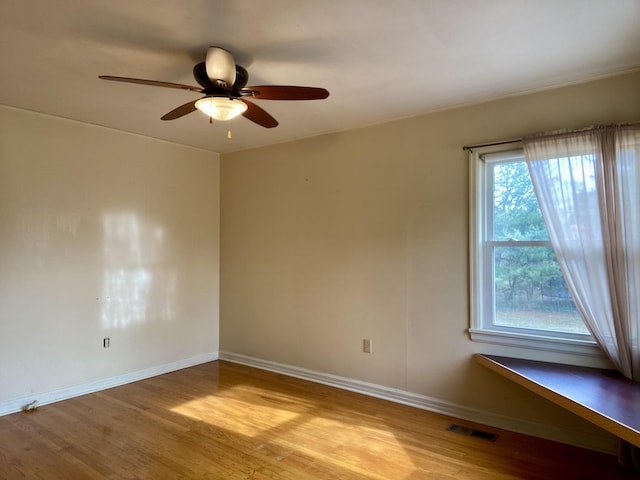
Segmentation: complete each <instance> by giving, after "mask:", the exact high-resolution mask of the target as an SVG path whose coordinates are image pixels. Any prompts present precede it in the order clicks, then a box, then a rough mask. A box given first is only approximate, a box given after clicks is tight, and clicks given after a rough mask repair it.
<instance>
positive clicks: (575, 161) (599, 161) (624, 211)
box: [523, 124, 640, 381]
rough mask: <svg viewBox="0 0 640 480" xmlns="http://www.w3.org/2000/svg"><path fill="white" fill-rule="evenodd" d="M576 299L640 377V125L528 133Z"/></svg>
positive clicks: (626, 367) (541, 193)
mask: <svg viewBox="0 0 640 480" xmlns="http://www.w3.org/2000/svg"><path fill="white" fill-rule="evenodd" d="M523 146H524V151H525V156H526V159H527V163H528V165H529V171H530V173H531V179H532V181H533V185H534V188H535V191H536V194H537V196H538V201H539V203H540V208H541V210H542V214H543V216H544V219H545V223H546V225H547V229H548V231H549V237H550V239H551V243H552V245H553V248H554V250H555V252H556V256H557V257H558V262H559V263H560V268H561V269H562V272H563V274H564V277H565V281H566V283H567V286H568V288H569V290H570V291H571V294H572V295H573V300H574V302H575V304H576V307H577V309H578V311H579V312H580V314H581V316H582V318H583V320H584V321H585V323H586V325H587V327H588V328H589V330H590V331H591V334H592V335H593V337H594V338H595V339H596V341H597V342H598V343H599V345H600V346H601V347H602V349H603V350H604V351H605V353H606V354H607V355H608V356H609V358H610V359H611V360H612V361H613V363H614V364H615V365H616V367H617V368H618V370H620V371H621V372H622V373H623V374H624V375H625V376H626V377H627V378H630V379H633V380H635V381H640V332H639V327H640V317H639V315H640V124H634V125H618V126H598V127H592V128H589V129H585V130H580V131H562V132H553V133H548V134H536V135H532V136H529V137H526V138H524V139H523Z"/></svg>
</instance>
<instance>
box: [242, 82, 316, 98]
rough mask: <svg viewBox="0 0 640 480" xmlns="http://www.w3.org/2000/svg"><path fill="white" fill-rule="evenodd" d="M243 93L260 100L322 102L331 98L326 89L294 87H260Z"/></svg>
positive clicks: (249, 88) (247, 89) (248, 88)
mask: <svg viewBox="0 0 640 480" xmlns="http://www.w3.org/2000/svg"><path fill="white" fill-rule="evenodd" d="M241 92H242V94H243V95H248V96H251V97H253V98H259V99H260V100H322V99H323V98H327V97H328V96H329V92H328V91H327V90H325V89H324V88H317V87H295V86H292V85H258V86H255V87H247V88H243V89H242V91H241Z"/></svg>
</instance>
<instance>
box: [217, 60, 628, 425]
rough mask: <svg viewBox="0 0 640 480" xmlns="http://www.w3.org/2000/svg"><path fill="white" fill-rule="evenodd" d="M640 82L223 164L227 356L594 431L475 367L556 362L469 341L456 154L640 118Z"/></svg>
mask: <svg viewBox="0 0 640 480" xmlns="http://www.w3.org/2000/svg"><path fill="white" fill-rule="evenodd" d="M639 85H640V73H638V72H636V73H633V74H630V75H624V76H620V77H615V78H608V79H603V80H600V81H596V82H591V83H587V84H581V85H575V86H569V87H565V88H561V89H556V90H548V91H543V92H537V93H532V94H529V95H523V96H517V97H510V98H504V99H499V100H496V101H492V102H488V103H483V104H478V105H474V106H467V107H462V108H458V109H452V110H448V111H443V112H438V113H434V114H430V115H424V116H420V117H415V118H410V119H405V120H402V121H397V122H393V123H387V124H384V125H377V126H372V127H369V128H365V129H360V130H355V131H348V132H343V133H336V134H332V135H326V136H322V137H316V138H311V139H305V140H300V141H297V142H293V143H288V144H283V145H278V146H272V147H266V148H260V149H256V150H251V151H245V152H240V153H235V154H229V155H223V156H222V180H221V182H222V187H221V188H222V217H221V232H222V233H221V279H222V281H221V327H220V328H221V351H225V352H231V353H237V354H242V355H247V356H251V357H256V358H259V359H264V360H269V361H272V362H279V363H282V364H285V365H293V366H297V367H302V368H305V369H311V370H315V371H319V372H325V373H330V374H334V375H339V376H344V377H348V378H352V379H358V380H363V381H367V382H372V383H375V384H380V385H384V386H387V387H392V388H397V389H400V390H404V391H409V392H413V393H417V394H420V395H426V396H428V397H433V398H436V399H441V400H443V401H445V402H451V403H454V404H457V405H463V406H466V407H469V408H476V409H479V410H486V411H491V412H495V413H500V414H504V415H508V416H512V417H514V418H522V419H527V420H531V421H534V422H541V423H546V424H547V425H551V424H555V425H561V426H564V427H566V428H575V429H584V430H585V431H586V430H589V428H590V427H589V426H588V425H586V424H584V423H583V422H581V421H578V420H577V419H575V418H572V417H570V416H569V415H567V414H565V413H564V412H562V411H561V410H559V409H557V408H555V407H552V406H551V405H550V404H548V403H546V402H545V401H543V400H539V399H537V398H536V397H534V396H533V395H531V394H529V393H528V392H526V391H524V390H522V389H521V388H520V387H516V386H514V385H511V384H510V383H509V382H507V381H505V380H502V379H501V378H498V377H497V376H496V375H495V374H493V373H491V372H488V371H484V370H483V369H482V368H481V367H479V366H476V365H475V364H473V362H472V361H471V356H472V354H473V353H474V352H487V353H496V354H507V355H519V356H524V357H530V358H543V359H544V358H551V357H549V356H547V355H545V354H544V353H542V352H535V351H526V350H517V349H507V348H504V347H498V346H493V345H488V344H482V343H476V342H471V341H470V340H469V337H468V335H467V333H466V329H467V328H468V323H469V293H468V253H467V252H468V163H467V156H466V154H465V153H464V152H463V151H462V146H463V145H469V144H474V143H482V142H490V141H498V140H505V139H512V138H518V137H521V136H522V135H525V134H528V133H533V132H536V131H540V130H554V129H559V128H578V127H584V126H588V125H590V124H593V123H607V122H624V121H637V120H640V88H638V86H639ZM363 338H371V339H372V341H373V353H372V354H370V355H367V354H364V353H362V352H361V348H362V343H361V342H362V339H363ZM553 358H554V359H555V360H559V361H563V360H564V359H563V358H562V357H560V356H555V357H553Z"/></svg>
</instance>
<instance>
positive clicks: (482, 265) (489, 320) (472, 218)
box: [469, 142, 602, 357]
mask: <svg viewBox="0 0 640 480" xmlns="http://www.w3.org/2000/svg"><path fill="white" fill-rule="evenodd" d="M514 159H524V152H523V150H522V144H521V142H511V143H503V144H499V145H492V146H486V147H475V148H473V150H472V151H471V152H470V155H469V161H470V165H469V167H470V169H469V190H470V191H469V237H470V238H469V273H470V282H469V283H470V314H471V318H470V328H469V335H470V337H471V340H473V341H480V342H485V343H493V344H498V345H506V346H511V347H523V348H527V349H535V350H544V351H550V352H558V353H567V354H577V355H587V356H597V357H602V350H601V349H600V348H599V347H598V346H597V344H596V342H595V340H594V339H593V337H592V336H591V335H588V334H570V333H560V332H552V331H546V330H535V329H528V328H527V329H524V328H513V327H505V326H498V325H494V323H493V305H492V303H493V278H492V265H493V250H492V245H499V246H503V245H504V246H508V245H509V244H510V242H508V241H507V242H497V241H489V240H487V238H488V232H489V231H492V230H489V229H490V228H491V227H492V225H490V223H491V221H492V213H491V210H490V209H492V208H493V201H492V199H490V198H489V197H490V195H492V193H493V183H492V182H493V180H492V179H490V178H489V176H488V170H489V167H487V162H492V163H493V162H495V163H499V162H506V161H513V160H514ZM515 243H517V244H518V245H519V246H539V245H541V246H550V242H548V241H535V242H526V245H525V244H524V242H515Z"/></svg>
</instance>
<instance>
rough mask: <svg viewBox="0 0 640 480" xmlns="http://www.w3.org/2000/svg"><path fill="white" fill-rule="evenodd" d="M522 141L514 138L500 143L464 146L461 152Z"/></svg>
mask: <svg viewBox="0 0 640 480" xmlns="http://www.w3.org/2000/svg"><path fill="white" fill-rule="evenodd" d="M521 141H522V139H521V138H515V139H513V140H504V141H502V142H493V143H481V144H478V145H468V146H467V145H465V146H464V147H462V150H464V151H466V152H473V149H474V148H480V147H493V146H495V145H506V144H507V143H513V142H521Z"/></svg>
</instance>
